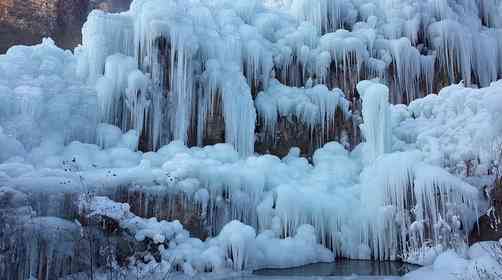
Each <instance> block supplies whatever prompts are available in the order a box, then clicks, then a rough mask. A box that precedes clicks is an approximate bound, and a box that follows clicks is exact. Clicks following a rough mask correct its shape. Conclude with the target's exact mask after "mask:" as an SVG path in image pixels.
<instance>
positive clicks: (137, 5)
mask: <svg viewBox="0 0 502 280" xmlns="http://www.w3.org/2000/svg"><path fill="white" fill-rule="evenodd" d="M161 2H162V1H159V0H148V1H134V2H133V3H132V5H131V10H130V11H128V12H125V13H120V14H106V13H103V12H93V13H91V15H90V16H89V19H88V22H87V23H86V25H85V27H84V30H83V37H84V40H83V46H82V47H80V48H78V52H77V54H78V58H79V64H78V67H77V69H78V71H77V72H78V73H79V75H80V76H81V77H82V78H84V79H86V80H87V81H89V82H90V83H93V82H94V81H96V80H97V79H100V76H101V75H102V74H105V76H106V75H108V74H106V71H105V69H104V68H105V65H106V63H105V62H106V61H107V57H108V56H110V55H112V56H115V55H116V54H115V53H117V52H118V53H122V54H124V55H125V56H127V57H131V56H132V57H134V61H135V62H138V64H139V65H138V68H139V69H140V70H141V71H142V72H144V74H145V75H146V76H147V77H148V78H149V82H148V83H149V84H151V86H149V87H148V88H149V89H150V91H151V92H150V94H151V98H149V99H150V102H151V105H150V108H149V110H148V112H147V113H146V114H145V116H146V117H145V118H139V119H137V121H141V120H143V121H144V122H145V124H143V125H139V124H138V123H136V125H135V127H139V128H144V129H146V130H147V133H144V134H143V133H140V134H141V135H144V136H145V137H147V138H148V139H145V140H148V141H147V143H148V144H149V146H150V147H149V148H150V149H158V148H160V147H161V146H162V145H163V144H166V143H168V142H169V141H171V140H181V141H183V142H184V143H186V144H191V145H193V144H197V145H202V144H203V143H204V142H205V141H204V139H205V137H206V136H207V132H206V128H207V125H208V122H212V121H214V120H215V116H213V115H212V113H214V112H217V113H218V114H220V112H221V113H223V112H225V111H226V112H227V113H228V110H225V109H224V107H225V106H224V104H219V100H221V101H222V102H226V101H229V102H232V101H230V100H233V98H231V99H230V98H228V94H225V96H226V97H227V98H224V99H222V97H223V95H224V91H223V87H224V85H225V83H226V82H227V81H228V79H229V78H230V77H232V78H231V79H233V81H234V84H240V83H241V78H240V75H237V74H233V73H234V72H235V71H237V72H240V73H241V75H243V76H244V77H245V78H246V82H247V84H248V87H249V88H250V92H248V90H247V88H245V87H241V89H243V90H245V91H246V92H245V93H242V94H246V95H247V94H251V95H252V96H253V98H255V97H256V94H257V93H258V92H260V91H267V90H268V91H270V90H271V89H272V88H273V87H274V85H273V84H271V81H272V79H273V78H274V77H275V75H277V76H276V77H275V78H277V79H278V80H279V81H280V82H281V83H282V84H284V85H287V86H293V87H302V86H306V85H307V83H308V81H312V83H313V85H316V84H325V85H326V86H328V88H329V89H334V88H340V89H342V91H343V92H345V95H346V98H347V99H348V100H353V98H354V92H355V87H356V84H357V82H359V81H360V80H364V79H372V78H379V79H381V80H382V82H384V83H386V84H387V85H388V86H389V88H390V92H389V99H390V101H391V102H392V103H409V102H411V101H413V100H414V99H416V98H418V97H422V96H424V95H426V94H428V93H431V92H432V91H433V90H435V89H436V87H437V84H444V82H445V81H449V82H454V81H459V80H461V79H462V80H464V81H465V82H466V84H468V85H469V84H473V83H479V84H480V85H482V86H486V85H488V83H489V82H491V81H493V80H495V79H496V78H498V77H499V76H500V72H501V68H500V66H499V65H498V64H499V63H498V62H499V60H500V59H502V58H501V57H502V55H500V54H501V53H502V43H501V42H502V41H501V40H500V39H498V37H500V36H497V34H500V29H498V28H499V25H498V23H497V21H496V20H495V19H494V18H493V17H494V15H493V14H491V13H490V12H489V11H490V10H493V9H495V8H496V7H497V5H498V3H496V1H493V2H490V1H489V2H487V1H475V2H472V1H454V2H455V3H453V2H451V1H435V0H434V1H433V0H429V1H423V2H420V3H419V4H416V3H414V2H413V1H411V0H407V1H400V2H395V1H385V2H377V3H373V2H371V1H350V0H346V1H335V2H333V1H326V0H316V1H314V2H312V3H311V2H310V1H303V0H295V1H279V2H278V3H276V5H270V4H265V5H264V4H263V3H262V1H252V2H249V3H247V2H242V3H241V1H239V2H236V3H233V2H231V1H223V0H218V1H202V2H196V3H191V2H187V3H182V2H180V1H167V2H162V3H161ZM470 11H472V13H471V12H470ZM181 15H182V16H181ZM419 15H421V16H419ZM342 28H343V29H342ZM477 34H480V35H477ZM473 38H477V39H476V40H472V39H473ZM470 42H475V43H470ZM483 49H489V50H490V51H491V53H489V54H488V53H487V52H485V51H482V50H483ZM488 55H490V56H488ZM495 56H496V57H497V59H492V57H495ZM488 57H490V58H488ZM487 58H488V59H487ZM214 65H217V67H216V68H218V70H217V71H214V69H212V68H211V67H213V66H214ZM213 68H214V67H213ZM208 69H209V71H214V72H213V73H211V74H210V75H209V76H211V78H210V79H208V77H209V76H208ZM438 71H439V73H438ZM226 73H232V74H230V75H227V76H223V75H224V74H226ZM223 77H225V81H223ZM107 84H108V83H107ZM119 87H120V88H127V84H123V85H120V86H119ZM227 93H228V91H227ZM107 96H113V95H107ZM114 106H115V105H114ZM116 106H117V107H124V106H122V105H116ZM231 106H232V105H227V106H226V107H227V108H228V107H231ZM258 110H261V109H258ZM128 111H129V110H122V112H121V111H117V110H112V111H111V114H113V115H115V116H114V117H112V118H111V119H113V120H117V119H118V120H126V119H130V117H129V116H127V114H128ZM249 111H251V110H250V109H249ZM117 114H119V115H120V116H119V115H117ZM109 119H110V118H108V120H107V121H108V122H110V121H109ZM277 120H279V119H277ZM236 121H237V120H228V119H226V120H225V130H226V131H227V132H226V137H225V138H226V140H225V141H226V142H228V143H232V144H234V145H238V149H239V150H241V149H243V150H242V151H240V153H241V154H242V155H246V154H250V151H251V149H250V148H249V147H250V146H252V145H253V143H252V141H253V139H254V137H245V139H246V140H245V141H250V142H249V143H246V144H244V143H242V142H239V141H241V140H236V139H235V135H234V134H235V133H236V132H235V131H231V130H232V129H233V126H232V125H231V123H233V122H236ZM273 121H274V120H273V119H270V118H269V119H268V120H267V122H268V123H267V124H265V126H264V127H265V131H263V132H264V133H265V138H268V139H272V138H274V137H273V134H270V133H273V130H271V129H269V128H270V127H272V124H271V122H273ZM248 122H250V121H249V120H248ZM328 122H329V120H325V123H324V124H323V125H324V126H329V124H328ZM112 123H114V124H118V125H121V126H124V125H126V124H125V123H124V121H122V124H120V123H117V122H112ZM269 123H270V124H269ZM123 129H124V130H126V129H127V128H123ZM246 129H252V127H251V126H247V127H246ZM257 132H262V131H257ZM247 133H249V132H247ZM239 135H243V134H239ZM243 139H244V138H243ZM328 140H333V137H328ZM316 141H317V140H316ZM237 142H239V143H237ZM323 143H325V141H324V140H323V141H322V143H321V144H323ZM236 147H237V146H236Z"/></svg>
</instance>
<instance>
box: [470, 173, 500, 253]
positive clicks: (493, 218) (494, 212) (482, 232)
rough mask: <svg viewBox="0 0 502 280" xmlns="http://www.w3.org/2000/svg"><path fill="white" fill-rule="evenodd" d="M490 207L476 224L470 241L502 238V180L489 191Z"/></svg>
mask: <svg viewBox="0 0 502 280" xmlns="http://www.w3.org/2000/svg"><path fill="white" fill-rule="evenodd" d="M489 199H490V209H489V210H488V212H487V213H486V214H485V215H483V216H481V217H480V218H479V220H478V225H475V226H474V230H473V231H472V233H471V236H470V240H469V242H471V243H476V242H478V241H498V240H500V239H502V181H501V182H499V183H498V184H495V187H494V188H492V189H491V190H490V192H489Z"/></svg>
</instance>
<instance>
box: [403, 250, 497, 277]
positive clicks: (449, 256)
mask: <svg viewBox="0 0 502 280" xmlns="http://www.w3.org/2000/svg"><path fill="white" fill-rule="evenodd" d="M496 243H498V242H479V243H476V244H474V245H472V246H471V247H470V248H469V249H468V254H467V256H464V255H463V254H462V253H459V252H455V251H453V250H448V251H445V252H444V253H442V254H440V255H439V256H438V257H437V258H436V259H435V261H434V263H433V264H432V265H431V266H426V267H423V268H420V269H418V270H416V271H414V272H411V273H408V274H407V275H405V276H404V277H403V278H404V279H410V280H412V279H425V278H427V279H499V278H500V276H501V275H502V265H501V264H500V262H497V258H498V259H500V258H499V256H497V254H500V247H499V246H500V244H496Z"/></svg>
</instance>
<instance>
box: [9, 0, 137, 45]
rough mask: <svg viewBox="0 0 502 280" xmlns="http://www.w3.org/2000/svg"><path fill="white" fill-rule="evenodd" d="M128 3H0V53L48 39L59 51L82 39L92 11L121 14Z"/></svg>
mask: <svg viewBox="0 0 502 280" xmlns="http://www.w3.org/2000/svg"><path fill="white" fill-rule="evenodd" d="M130 2H131V0H104V1H103V0H101V1H100V0H0V53H4V52H5V51H7V49H8V48H9V47H11V46H13V45H17V44H27V45H30V44H35V43H39V42H41V40H42V38H43V37H52V38H53V39H54V40H55V41H56V43H57V45H58V46H60V47H62V48H74V47H75V46H77V45H78V44H80V42H81V40H82V34H81V29H82V25H83V23H84V22H85V19H86V18H87V14H88V13H89V11H91V10H92V9H94V8H101V9H104V10H107V11H113V12H117V11H122V10H125V9H127V8H128V6H129V4H130Z"/></svg>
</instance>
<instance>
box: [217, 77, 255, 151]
mask: <svg viewBox="0 0 502 280" xmlns="http://www.w3.org/2000/svg"><path fill="white" fill-rule="evenodd" d="M222 100H223V116H224V118H225V140H226V142H227V143H230V144H232V145H234V147H235V148H236V150H237V151H238V152H239V154H240V155H241V156H243V157H245V156H250V155H252V154H253V152H254V139H255V138H254V137H255V135H254V133H255V123H256V110H255V108H254V104H253V99H252V97H251V90H250V88H249V86H248V85H247V83H246V80H245V78H244V77H243V76H242V75H241V74H239V73H227V74H225V81H223V85H222Z"/></svg>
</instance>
